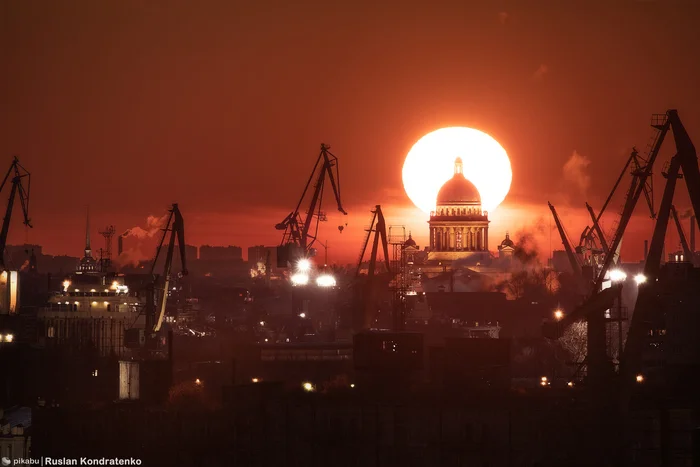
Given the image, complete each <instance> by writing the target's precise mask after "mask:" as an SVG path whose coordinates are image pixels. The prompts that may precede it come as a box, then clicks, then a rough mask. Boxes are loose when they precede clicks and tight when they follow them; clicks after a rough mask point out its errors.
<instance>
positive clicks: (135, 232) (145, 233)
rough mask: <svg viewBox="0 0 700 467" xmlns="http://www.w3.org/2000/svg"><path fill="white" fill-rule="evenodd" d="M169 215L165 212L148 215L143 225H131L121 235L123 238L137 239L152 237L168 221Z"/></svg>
mask: <svg viewBox="0 0 700 467" xmlns="http://www.w3.org/2000/svg"><path fill="white" fill-rule="evenodd" d="M169 216H170V215H169V214H166V215H164V216H161V217H156V216H148V218H147V219H146V225H145V226H144V227H139V226H136V227H132V228H131V229H129V230H127V231H126V232H124V233H123V234H122V235H121V236H122V237H124V238H128V237H136V238H139V239H142V240H143V239H146V238H152V237H153V236H154V235H155V234H157V233H158V232H159V231H160V230H161V229H162V228H163V226H164V225H165V223H166V222H167V221H168V217H169Z"/></svg>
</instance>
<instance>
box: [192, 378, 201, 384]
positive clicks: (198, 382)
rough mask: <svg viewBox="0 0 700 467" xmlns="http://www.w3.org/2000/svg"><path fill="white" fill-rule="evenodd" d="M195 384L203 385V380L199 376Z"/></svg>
mask: <svg viewBox="0 0 700 467" xmlns="http://www.w3.org/2000/svg"><path fill="white" fill-rule="evenodd" d="M194 384H196V385H197V386H201V385H202V380H201V379H199V378H197V379H195V380H194Z"/></svg>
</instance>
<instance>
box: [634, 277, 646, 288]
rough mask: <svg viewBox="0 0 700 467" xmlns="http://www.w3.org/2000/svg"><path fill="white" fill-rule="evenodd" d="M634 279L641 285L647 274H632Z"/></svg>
mask: <svg viewBox="0 0 700 467" xmlns="http://www.w3.org/2000/svg"><path fill="white" fill-rule="evenodd" d="M634 281H635V282H636V283H637V285H641V284H643V283H645V282H646V281H647V276H645V275H644V274H637V275H636V276H634Z"/></svg>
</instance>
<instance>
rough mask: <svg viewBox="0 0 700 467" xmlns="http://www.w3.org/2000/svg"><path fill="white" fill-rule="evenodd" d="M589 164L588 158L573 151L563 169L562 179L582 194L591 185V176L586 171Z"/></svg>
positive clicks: (584, 193)
mask: <svg viewBox="0 0 700 467" xmlns="http://www.w3.org/2000/svg"><path fill="white" fill-rule="evenodd" d="M589 165H591V160H590V159H589V158H587V157H586V156H582V155H581V154H579V153H578V152H577V151H574V152H573V154H571V157H570V158H569V160H568V161H566V164H564V169H563V176H564V181H565V182H567V183H568V184H570V185H573V186H575V187H576V188H577V189H578V190H579V191H580V192H581V194H582V195H584V196H585V195H586V192H587V191H588V187H589V186H590V185H591V176H590V175H588V173H587V172H588V166H589Z"/></svg>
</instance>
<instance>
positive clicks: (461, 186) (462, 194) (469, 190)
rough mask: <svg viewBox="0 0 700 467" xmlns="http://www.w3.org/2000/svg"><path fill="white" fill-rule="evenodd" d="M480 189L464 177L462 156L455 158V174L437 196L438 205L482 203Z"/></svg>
mask: <svg viewBox="0 0 700 467" xmlns="http://www.w3.org/2000/svg"><path fill="white" fill-rule="evenodd" d="M480 204H481V196H480V195H479V190H478V189H477V188H476V186H474V184H473V183H472V182H470V181H469V180H467V179H466V178H465V177H464V165H463V163H462V158H461V157H458V158H457V159H455V172H454V176H453V177H452V178H451V179H449V180H448V181H447V182H445V184H444V185H442V188H440V191H439V192H438V196H437V205H438V206H446V205H449V206H455V205H471V206H473V205H480Z"/></svg>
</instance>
